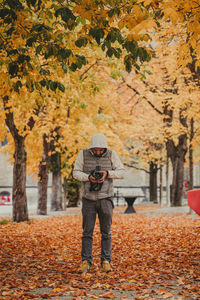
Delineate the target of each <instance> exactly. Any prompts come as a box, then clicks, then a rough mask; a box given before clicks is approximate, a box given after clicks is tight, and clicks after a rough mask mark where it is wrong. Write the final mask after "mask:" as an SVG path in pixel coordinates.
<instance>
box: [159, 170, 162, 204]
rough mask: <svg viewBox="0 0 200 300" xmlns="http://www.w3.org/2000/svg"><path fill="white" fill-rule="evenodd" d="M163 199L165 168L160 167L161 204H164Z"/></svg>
mask: <svg viewBox="0 0 200 300" xmlns="http://www.w3.org/2000/svg"><path fill="white" fill-rule="evenodd" d="M162 198H163V167H162V165H160V192H159V204H160V205H161V204H162Z"/></svg>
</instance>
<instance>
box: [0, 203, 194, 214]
mask: <svg viewBox="0 0 200 300" xmlns="http://www.w3.org/2000/svg"><path fill="white" fill-rule="evenodd" d="M140 206H144V207H148V206H149V208H148V209H145V210H140V209H139V208H140ZM134 207H135V209H136V213H137V214H145V215H149V216H160V215H163V214H178V213H180V214H181V213H188V214H189V215H190V216H191V217H194V218H200V216H198V215H197V214H196V213H195V212H194V211H193V210H191V209H190V208H189V206H187V205H185V206H178V207H168V206H163V207H161V208H160V207H159V205H157V204H152V203H151V202H145V203H144V204H143V203H142V204H140V205H134ZM119 208H120V207H119V206H116V207H115V209H114V213H123V209H119ZM137 208H138V210H137ZM47 211H48V213H47V215H46V216H43V215H37V208H36V206H30V207H28V212H29V217H30V218H47V217H52V216H57V217H59V216H65V215H68V214H69V215H71V214H80V213H81V206H79V207H70V208H67V209H66V211H51V210H50V207H48V210H47ZM11 217H12V205H10V206H9V205H1V206H0V218H11Z"/></svg>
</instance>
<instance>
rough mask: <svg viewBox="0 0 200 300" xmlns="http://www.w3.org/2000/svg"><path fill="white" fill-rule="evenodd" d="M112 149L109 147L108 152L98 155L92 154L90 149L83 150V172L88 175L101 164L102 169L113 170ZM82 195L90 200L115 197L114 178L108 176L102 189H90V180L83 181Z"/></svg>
mask: <svg viewBox="0 0 200 300" xmlns="http://www.w3.org/2000/svg"><path fill="white" fill-rule="evenodd" d="M111 155H112V150H110V149H107V150H106V152H105V153H104V154H103V155H102V156H101V157H97V156H95V155H93V154H92V151H91V150H90V149H84V150H83V160H84V163H83V172H85V173H87V174H88V175H89V174H90V173H91V171H93V170H94V169H95V168H96V166H100V167H101V170H105V171H109V170H112V161H111ZM82 193H83V194H82V196H83V197H84V198H87V199H89V200H94V201H95V200H98V199H104V198H108V197H113V195H114V188H113V179H111V178H106V179H105V180H104V182H103V185H102V188H101V190H100V191H90V181H86V182H83V183H82Z"/></svg>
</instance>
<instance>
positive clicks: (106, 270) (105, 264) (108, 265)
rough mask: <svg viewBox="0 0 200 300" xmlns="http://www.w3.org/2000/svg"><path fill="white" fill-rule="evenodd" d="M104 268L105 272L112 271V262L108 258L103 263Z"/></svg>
mask: <svg viewBox="0 0 200 300" xmlns="http://www.w3.org/2000/svg"><path fill="white" fill-rule="evenodd" d="M102 269H103V271H104V272H106V273H108V272H110V271H111V266H110V263H109V262H108V261H107V260H104V261H103V263H102Z"/></svg>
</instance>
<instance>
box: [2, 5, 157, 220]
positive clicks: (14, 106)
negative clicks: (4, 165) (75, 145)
mask: <svg viewBox="0 0 200 300" xmlns="http://www.w3.org/2000/svg"><path fill="white" fill-rule="evenodd" d="M150 14H151V12H150V9H149V6H146V5H145V4H144V3H143V2H140V1H138V3H136V2H134V3H132V1H130V2H127V3H123V1H119V2H116V3H111V2H110V1H105V2H96V1H77V2H74V1H70V2H65V1H62V0H59V1H49V0H48V1H45V0H43V1H41V0H38V1H29V0H21V1H20V0H10V1H2V2H1V4H0V18H1V24H0V25H1V27H0V45H1V48H0V49H1V52H0V60H1V65H2V68H1V80H2V81H1V99H2V101H1V108H2V109H3V111H2V110H1V113H2V116H3V117H2V119H3V120H4V119H5V123H3V124H1V126H4V124H6V125H7V126H8V128H9V130H10V133H11V135H12V138H13V140H14V143H13V145H14V147H15V152H16V154H15V158H16V161H15V162H14V172H15V175H14V178H16V175H17V178H18V181H17V183H16V184H14V186H13V203H14V206H13V207H14V213H13V219H14V221H17V222H19V221H24V220H27V218H28V212H27V203H26V191H25V178H26V176H25V171H26V149H25V146H24V145H25V141H26V138H27V137H28V135H29V134H30V132H31V130H33V126H34V127H36V128H41V125H40V123H41V117H40V114H41V113H42V114H43V115H44V110H45V109H46V108H47V107H48V106H49V105H50V102H51V103H52V100H51V101H50V98H52V99H54V100H55V101H59V99H58V98H59V96H60V94H59V91H61V92H63V93H64V92H65V86H64V82H63V78H64V75H65V74H66V73H67V74H68V73H70V72H75V71H77V70H79V69H80V68H81V67H82V66H83V65H85V64H86V63H87V60H86V57H85V56H84V52H83V49H84V48H85V47H86V46H87V47H91V49H92V48H93V45H95V46H98V47H101V49H102V50H103V51H104V52H105V54H106V55H107V56H108V57H112V56H114V57H116V58H120V57H124V64H125V67H126V69H127V71H131V68H132V67H134V68H137V69H140V63H141V62H144V61H148V60H149V59H150V57H151V51H149V50H148V49H145V47H141V46H139V45H138V43H137V41H135V39H134V37H133V35H129V31H130V30H131V28H133V27H135V26H138V25H139V24H143V25H141V27H143V26H147V24H148V22H151V24H152V22H153V20H152V19H151V18H150V19H148V18H149V16H150ZM129 16H130V17H129ZM133 17H134V18H133ZM150 17H151V16H150ZM127 25H128V28H129V31H128V30H126V27H127ZM148 26H149V24H148ZM65 85H66V82H65ZM64 95H65V94H64ZM64 98H65V101H64V100H63V101H64V102H65V103H67V101H68V100H69V98H68V97H67V96H66V95H65V97H64ZM46 134H47V135H48V132H47V133H46ZM42 139H43V138H42V137H41V141H42ZM40 144H42V142H40ZM41 152H42V151H41ZM16 172H18V174H17V173H16ZM19 175H20V176H19ZM17 212H18V213H17Z"/></svg>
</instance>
